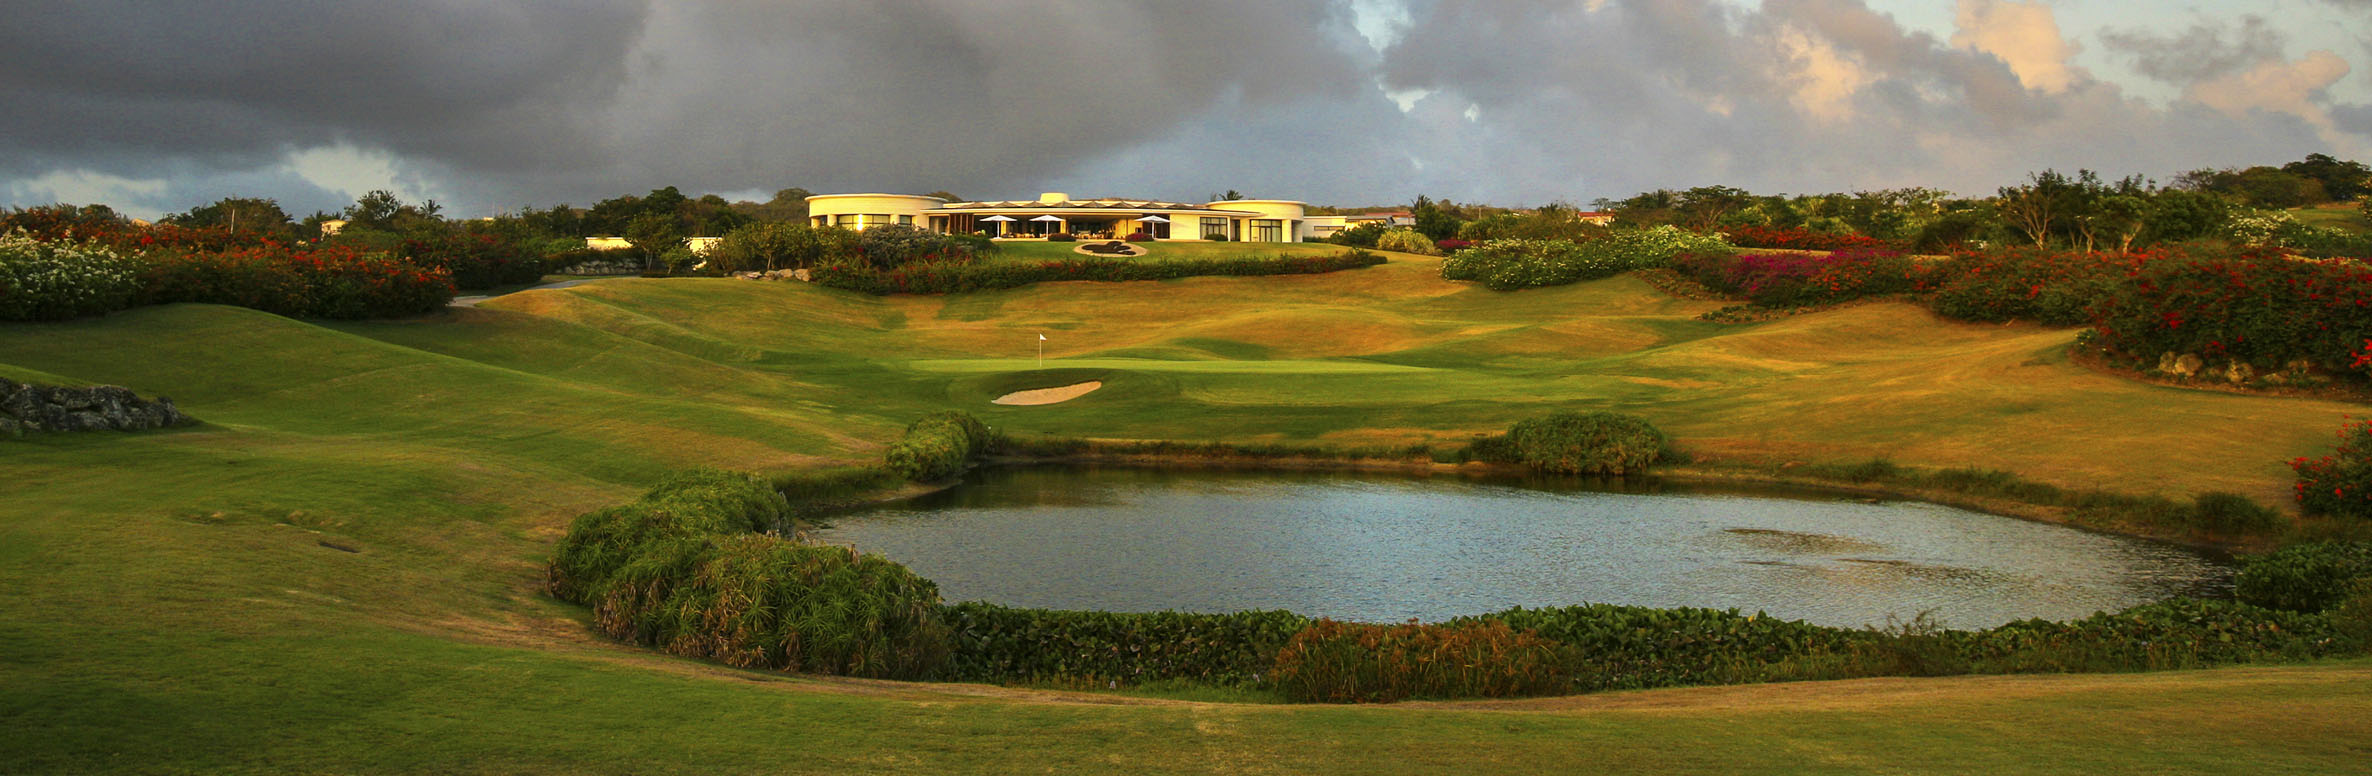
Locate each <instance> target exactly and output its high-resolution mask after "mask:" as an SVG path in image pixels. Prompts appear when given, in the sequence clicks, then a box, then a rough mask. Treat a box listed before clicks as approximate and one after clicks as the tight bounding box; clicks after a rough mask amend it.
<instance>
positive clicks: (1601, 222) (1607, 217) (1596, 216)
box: [1573, 210, 1614, 226]
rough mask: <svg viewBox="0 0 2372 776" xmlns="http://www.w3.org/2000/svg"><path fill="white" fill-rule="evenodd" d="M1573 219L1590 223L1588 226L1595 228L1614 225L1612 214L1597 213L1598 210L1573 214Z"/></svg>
mask: <svg viewBox="0 0 2372 776" xmlns="http://www.w3.org/2000/svg"><path fill="white" fill-rule="evenodd" d="M1573 217H1574V218H1577V219H1580V220H1582V221H1585V222H1588V223H1590V224H1592V225H1595V226H1607V225H1610V224H1613V223H1614V214H1613V213H1608V212H1605V211H1599V210H1590V211H1583V212H1580V213H1575V214H1573Z"/></svg>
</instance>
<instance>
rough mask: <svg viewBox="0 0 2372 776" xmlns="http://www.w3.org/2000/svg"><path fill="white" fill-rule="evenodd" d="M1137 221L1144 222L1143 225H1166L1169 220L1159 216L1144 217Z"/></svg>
mask: <svg viewBox="0 0 2372 776" xmlns="http://www.w3.org/2000/svg"><path fill="white" fill-rule="evenodd" d="M1137 220H1139V221H1143V222H1145V223H1148V224H1166V223H1169V222H1170V220H1169V219H1167V218H1162V217H1161V216H1146V217H1144V218H1139V219H1137Z"/></svg>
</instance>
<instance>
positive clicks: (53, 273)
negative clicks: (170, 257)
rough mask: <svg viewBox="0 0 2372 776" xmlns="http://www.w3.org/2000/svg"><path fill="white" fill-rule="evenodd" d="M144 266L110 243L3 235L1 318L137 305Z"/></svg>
mask: <svg viewBox="0 0 2372 776" xmlns="http://www.w3.org/2000/svg"><path fill="white" fill-rule="evenodd" d="M139 294H140V265H139V263H138V262H135V261H134V260H132V259H129V258H126V257H124V256H123V255H122V254H119V253H117V252H116V251H115V250H114V249H112V248H109V247H107V246H105V245H102V244H99V243H95V242H90V243H84V242H64V241H59V242H42V241H38V240H35V239H33V238H31V237H29V236H27V235H26V234H25V233H24V232H21V231H19V232H14V233H10V234H4V235H0V320H8V321H63V320H67V319H70V318H80V317H83V316H88V315H105V314H107V313H111V312H114V311H116V310H121V309H124V308H127V307H131V306H132V304H133V302H134V301H135V300H136V299H137V298H138V297H139Z"/></svg>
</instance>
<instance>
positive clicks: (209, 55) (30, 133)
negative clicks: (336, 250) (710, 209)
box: [0, 0, 644, 176]
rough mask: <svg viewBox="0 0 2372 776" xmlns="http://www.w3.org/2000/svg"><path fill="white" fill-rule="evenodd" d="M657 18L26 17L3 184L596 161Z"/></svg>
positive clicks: (503, 14)
mask: <svg viewBox="0 0 2372 776" xmlns="http://www.w3.org/2000/svg"><path fill="white" fill-rule="evenodd" d="M643 14H644V9H643V8H642V5H641V3H639V2H619V1H617V0H572V1H571V2H540V3H539V2H441V3H423V4H406V3H393V2H384V1H383V0H381V1H374V2H355V1H352V0H307V1H306V2H294V1H293V0H279V1H277V2H238V3H222V2H163V3H160V2H121V1H118V2H108V1H106V0H94V1H92V2H74V3H11V4H8V5H6V6H5V7H0V101H5V104H7V105H8V106H9V107H8V109H7V110H6V111H0V175H27V174H39V173H41V172H44V171H47V170H50V169H59V168H67V169H89V170H96V171H100V172H105V173H109V174H116V175H126V176H138V175H142V174H145V173H148V172H151V171H153V170H155V169H157V168H159V167H164V166H171V165H172V164H174V163H195V164H199V165H202V166H209V167H215V168H220V169H224V170H237V169H245V168H251V167H255V166H258V165H262V164H267V163H271V162H273V161H276V160H278V159H279V158H281V157H282V156H284V155H285V154H286V153H287V152H288V151H289V150H291V149H295V148H303V147H313V146H321V145H327V144H331V143H335V142H340V141H344V142H349V143H354V144H357V145H364V146H370V147H378V148H384V149H388V150H390V151H393V152H395V153H398V154H407V155H409V154H418V155H422V156H429V157H434V158H438V159H443V160H447V161H450V162H452V163H455V164H463V165H468V166H470V167H473V168H478V167H483V168H489V169H505V168H512V169H516V168H519V167H523V166H531V165H534V164H538V163H552V162H554V161H556V160H557V159H558V158H560V157H562V156H565V155H566V154H569V153H571V152H573V151H577V150H583V149H587V148H589V147H590V146H591V145H592V144H593V143H594V142H595V140H596V136H595V135H593V134H592V133H589V132H588V127H587V126H585V124H584V123H583V119H584V118H585V117H586V116H587V115H588V113H589V112H590V111H592V110H594V109H596V108H598V107H599V106H600V105H601V104H603V103H604V102H606V101H607V100H608V99H609V98H610V97H611V95H612V94H613V93H614V91H615V90H616V88H617V87H618V85H619V83H620V80H621V76H622V75H623V72H624V69H623V63H624V62H625V60H626V58H625V56H624V55H625V52H626V50H627V47H628V45H629V44H631V43H632V42H633V41H634V40H635V39H636V37H637V36H638V35H639V31H640V28H641V26H642V21H643V20H642V17H643Z"/></svg>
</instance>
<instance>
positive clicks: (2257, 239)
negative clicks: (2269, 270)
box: [2224, 210, 2299, 247]
mask: <svg viewBox="0 0 2372 776" xmlns="http://www.w3.org/2000/svg"><path fill="white" fill-rule="evenodd" d="M2298 227H2299V224H2298V222H2297V220H2296V219H2292V218H2290V214H2288V213H2284V212H2281V211H2279V210H2242V211H2239V212H2236V213H2233V214H2232V220H2231V222H2230V223H2227V224H2225V225H2224V233H2225V235H2226V236H2229V237H2231V238H2232V239H2233V240H2234V241H2236V242H2239V243H2240V244H2242V245H2266V246H2274V247H2282V246H2283V244H2284V243H2285V242H2286V241H2285V240H2283V239H2282V238H2283V237H2284V236H2286V235H2288V234H2290V233H2292V232H2295V231H2296V230H2297V229H2298Z"/></svg>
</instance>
